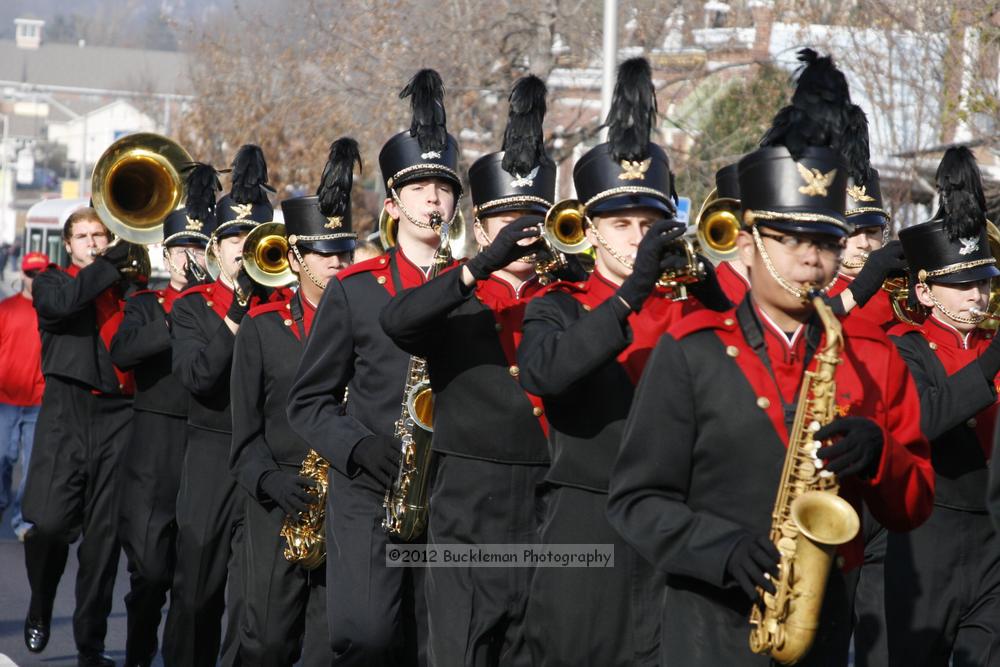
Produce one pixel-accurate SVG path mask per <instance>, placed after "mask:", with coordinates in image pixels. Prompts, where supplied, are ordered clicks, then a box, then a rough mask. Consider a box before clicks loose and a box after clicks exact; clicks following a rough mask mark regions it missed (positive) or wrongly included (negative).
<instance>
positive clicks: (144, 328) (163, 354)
mask: <svg viewBox="0 0 1000 667" xmlns="http://www.w3.org/2000/svg"><path fill="white" fill-rule="evenodd" d="M180 295H181V292H180V291H178V290H176V289H174V288H172V287H167V288H166V289H162V290H156V291H142V292H136V293H134V294H133V295H132V296H130V297H129V299H128V301H126V302H125V316H124V318H123V319H122V322H121V324H120V325H119V327H118V332H117V333H116V334H115V336H114V338H112V339H111V359H112V361H114V362H115V365H116V366H118V367H119V368H122V369H126V370H131V371H132V372H133V373H134V375H135V401H134V402H133V404H132V407H133V408H135V409H136V410H145V411H147V412H156V413H159V414H163V415H170V416H172V417H186V416H187V408H188V391H187V389H185V388H184V386H183V385H182V384H181V383H180V381H178V379H177V378H176V377H175V376H174V374H173V372H171V366H170V348H171V341H170V327H169V325H168V316H169V313H170V311H171V310H172V309H173V304H174V302H175V301H176V300H177V299H178V298H179V297H180Z"/></svg>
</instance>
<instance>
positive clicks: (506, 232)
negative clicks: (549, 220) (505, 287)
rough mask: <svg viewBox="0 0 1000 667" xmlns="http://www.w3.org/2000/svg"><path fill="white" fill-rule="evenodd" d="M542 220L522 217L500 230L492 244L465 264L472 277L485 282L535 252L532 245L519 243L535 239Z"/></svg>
mask: <svg viewBox="0 0 1000 667" xmlns="http://www.w3.org/2000/svg"><path fill="white" fill-rule="evenodd" d="M544 220H545V219H544V218H543V217H541V216H539V215H522V216H521V217H520V218H518V219H517V220H515V221H514V222H512V223H510V224H509V225H507V226H506V227H504V228H503V229H501V230H500V232H499V233H498V234H497V236H496V238H495V239H493V242H492V243H490V244H489V245H488V246H486V247H485V248H483V249H482V250H481V251H480V252H479V254H478V255H476V256H475V257H473V258H472V259H470V260H469V261H468V262H467V263H466V264H465V266H466V267H468V269H469V272H470V273H471V274H472V277H473V278H475V279H476V280H485V279H486V278H487V277H489V275H490V274H491V273H493V272H494V271H497V270H499V269H502V268H503V267H505V266H507V265H508V264H510V263H511V262H513V261H516V260H518V259H521V258H522V257H524V256H525V255H530V254H531V253H533V252H535V251H536V250H537V249H538V248H537V246H536V245H535V244H534V243H532V244H529V245H521V244H520V241H524V240H526V239H537V238H538V235H539V233H540V232H539V225H541V224H542V222H543V221H544Z"/></svg>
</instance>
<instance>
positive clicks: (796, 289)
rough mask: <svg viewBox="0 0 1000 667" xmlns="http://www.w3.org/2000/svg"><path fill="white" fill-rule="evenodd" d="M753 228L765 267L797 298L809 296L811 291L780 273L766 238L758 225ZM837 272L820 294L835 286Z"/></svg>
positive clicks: (755, 241) (802, 298)
mask: <svg viewBox="0 0 1000 667" xmlns="http://www.w3.org/2000/svg"><path fill="white" fill-rule="evenodd" d="M751 230H753V242H754V245H756V246H757V252H759V253H760V258H761V259H762V260H763V261H764V267H765V268H766V269H767V272H768V273H770V274H771V277H772V278H774V280H775V281H776V282H777V283H778V284H779V285H781V288H782V289H783V290H785V291H786V292H788V293H789V294H791V295H792V296H794V297H795V298H796V299H799V300H805V299H806V298H807V297H808V296H809V292H808V291H806V290H804V289H801V288H799V287H796V286H794V285H792V284H791V283H790V282H788V281H787V280H785V278H784V277H783V276H782V275H781V274H780V273H778V270H777V269H776V268H774V263H773V262H772V261H771V256H770V255H769V254H767V248H765V247H764V240H763V239H762V238H760V232H758V231H757V225H754V226H753V227H751ZM837 276H838V274H837V273H834V274H833V279H832V280H830V282H828V283H827V284H826V285H825V286H824V287H822V288H820V289H819V290H817V291H818V292H819V293H820V294H826V293H827V292H828V291H830V288H831V287H833V285H834V283H836V282H837Z"/></svg>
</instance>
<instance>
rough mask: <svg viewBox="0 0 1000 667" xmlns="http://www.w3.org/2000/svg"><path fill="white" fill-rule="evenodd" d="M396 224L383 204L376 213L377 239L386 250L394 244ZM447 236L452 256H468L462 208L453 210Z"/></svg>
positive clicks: (456, 203) (456, 204)
mask: <svg viewBox="0 0 1000 667" xmlns="http://www.w3.org/2000/svg"><path fill="white" fill-rule="evenodd" d="M458 205H459V203H458V201H456V202H455V206H458ZM398 224H399V223H398V221H396V220H394V219H393V218H392V217H390V216H389V214H388V213H387V212H386V210H385V207H384V206H383V207H382V211H381V213H379V215H378V240H379V243H381V244H382V249H383V250H388V249H389V248H394V247H395V246H396V229H397V225H398ZM448 238H449V239H451V242H450V246H451V249H452V255H453V256H454V257H466V256H468V251H469V249H468V248H467V247H466V243H467V239H466V233H465V216H464V215H463V214H462V209H458V210H457V211H456V212H455V219H454V220H453V221H452V223H451V231H450V232H449V234H448Z"/></svg>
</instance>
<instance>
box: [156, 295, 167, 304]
mask: <svg viewBox="0 0 1000 667" xmlns="http://www.w3.org/2000/svg"><path fill="white" fill-rule="evenodd" d="M165 300H166V299H164V298H163V297H162V296H161V297H159V298H158V299H157V300H156V303H163V302H164V301H165Z"/></svg>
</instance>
